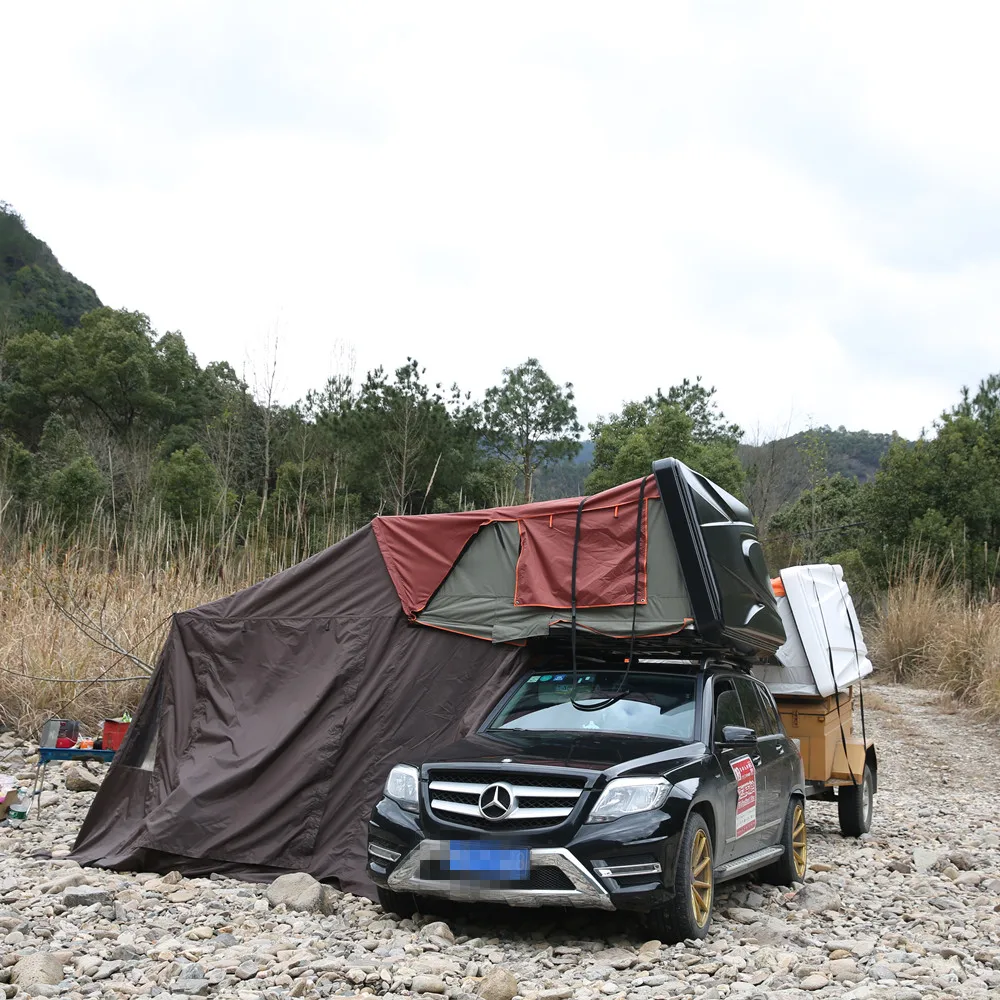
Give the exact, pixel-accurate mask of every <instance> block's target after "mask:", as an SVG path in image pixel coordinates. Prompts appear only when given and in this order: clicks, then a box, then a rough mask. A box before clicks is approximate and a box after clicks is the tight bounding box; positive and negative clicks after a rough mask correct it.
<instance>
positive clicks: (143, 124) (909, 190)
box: [0, 0, 1000, 437]
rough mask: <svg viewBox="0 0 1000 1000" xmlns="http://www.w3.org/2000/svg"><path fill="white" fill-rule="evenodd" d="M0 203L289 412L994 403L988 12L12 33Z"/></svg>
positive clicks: (804, 12)
mask: <svg viewBox="0 0 1000 1000" xmlns="http://www.w3.org/2000/svg"><path fill="white" fill-rule="evenodd" d="M2 23H3V33H4V36H5V41H4V45H3V56H2V58H0V87H2V92H3V94H4V95H5V100H4V115H3V122H2V125H0V137H2V138H0V148H2V153H0V200H6V201H8V202H10V203H12V204H13V205H14V207H15V208H16V209H17V210H18V211H19V212H20V213H21V214H22V215H23V216H24V218H25V221H26V222H27V224H28V226H29V228H30V229H31V230H32V231H33V232H34V233H35V234H36V235H38V236H39V237H40V238H41V239H43V240H45V241H46V242H47V243H48V244H49V245H50V246H51V247H52V249H53V251H54V252H55V254H56V255H57V257H58V258H59V260H60V261H61V263H62V264H63V265H64V266H65V267H66V268H68V269H69V270H70V271H72V272H73V273H74V274H76V275H77V276H78V277H79V278H81V279H82V280H84V281H86V282H87V283H88V284H91V285H92V286H93V287H94V288H95V290H96V291H97V293H98V295H99V296H100V297H101V299H102V301H104V302H105V303H107V304H108V305H112V306H116V307H126V308H129V309H138V310H141V311H143V312H146V313H148V314H149V316H150V318H151V320H152V322H153V324H154V326H155V327H156V328H157V329H158V330H159V331H161V332H162V331H166V330H180V331H182V332H183V333H184V335H185V337H186V338H187V341H188V344H189V346H190V347H191V349H192V350H193V351H194V352H195V353H196V354H197V356H198V360H199V361H200V362H201V363H203V364H204V363H207V362H209V361H213V360H228V361H230V362H231V363H232V364H233V365H234V367H236V368H237V370H240V369H241V368H242V367H243V364H244V361H245V359H246V358H247V356H250V357H252V358H255V359H257V363H258V364H259V363H260V358H261V356H262V349H263V345H264V343H265V340H266V338H268V337H269V336H273V335H274V334H275V333H276V334H277V338H278V351H279V359H278V360H279V382H280V384H281V387H282V398H283V399H284V400H286V401H291V400H294V399H296V398H299V397H300V396H302V395H304V393H305V392H306V390H307V389H308V388H310V387H318V386H320V385H321V384H322V383H323V382H324V381H325V379H326V377H327V376H328V375H329V374H331V373H332V372H333V371H334V370H335V369H336V368H337V366H338V364H339V362H338V361H337V355H338V347H340V348H343V347H344V346H347V347H349V348H352V349H353V350H354V352H355V354H356V364H357V371H358V373H359V374H360V373H363V372H364V371H365V370H367V369H368V368H371V367H374V366H376V365H380V364H381V365H384V366H386V367H390V368H391V367H396V366H398V365H399V364H402V363H403V362H404V360H405V358H406V356H407V354H410V355H413V356H415V357H417V358H418V359H419V360H420V361H421V362H422V363H423V364H424V365H425V366H426V367H427V369H428V375H429V376H430V377H432V379H433V380H435V381H437V380H440V381H443V382H446V383H450V382H452V381H457V382H459V383H460V385H461V386H462V387H463V388H467V389H470V390H472V391H473V392H474V393H476V394H480V393H481V392H482V391H483V390H484V389H485V388H486V387H487V386H489V385H491V384H493V383H495V382H497V381H499V379H500V376H501V372H502V369H503V368H504V367H505V366H513V365H516V364H517V363H519V362H520V361H523V360H524V359H525V358H526V357H528V356H530V355H533V356H536V357H538V358H539V359H540V360H541V362H542V364H543V365H544V366H545V368H546V369H547V370H548V371H549V373H550V374H551V375H552V376H553V378H555V379H556V380H558V381H560V382H563V381H572V382H573V383H574V384H575V387H576V393H577V400H578V404H579V408H580V415H581V417H582V418H583V420H584V421H588V420H592V419H593V418H594V417H595V416H596V415H597V414H598V413H608V412H611V411H614V410H616V409H617V408H618V407H619V406H620V405H621V402H622V401H623V400H625V399H631V398H636V397H640V396H643V395H645V394H646V393H649V392H652V391H654V390H655V389H656V388H657V387H658V386H661V387H663V388H664V389H666V387H667V386H669V385H670V384H672V383H674V382H676V381H679V380H680V379H681V378H682V377H684V376H688V377H694V376H696V375H702V376H703V377H704V379H705V380H706V381H707V382H709V383H711V384H714V385H716V386H717V387H718V392H719V398H720V401H721V403H722V406H723V408H724V409H725V411H726V413H727V414H728V415H729V416H731V417H733V418H735V419H737V420H738V421H739V422H740V423H741V424H743V425H744V426H745V427H746V428H748V430H749V432H750V437H753V436H754V435H755V434H756V433H758V431H759V432H760V433H762V434H763V435H764V436H768V435H770V434H775V433H784V432H785V431H786V429H791V430H796V429H799V428H801V427H804V426H808V425H809V424H825V423H828V424H831V425H833V426H837V425H839V424H844V425H846V426H848V427H849V428H852V429H856V428H862V427H864V428H868V429H870V430H876V431H891V430H897V431H899V432H900V433H901V434H904V435H907V436H915V435H916V434H918V433H919V432H920V430H921V428H922V427H925V426H928V425H929V424H930V422H931V421H932V420H933V418H934V417H935V416H936V415H937V413H938V412H939V411H940V410H941V409H942V408H945V407H948V406H950V405H951V404H952V403H953V402H954V401H955V399H956V398H957V395H958V392H959V389H960V387H961V386H962V385H963V384H965V383H968V384H975V383H977V382H978V381H979V379H981V378H982V377H984V376H985V375H986V374H988V373H989V372H993V371H1000V336H998V331H1000V294H998V293H1000V282H998V277H1000V131H998V129H997V125H996V123H997V108H996V102H997V97H998V94H1000V59H998V58H997V57H996V38H997V31H998V28H1000V8H998V7H997V6H996V5H995V4H992V3H986V2H984V3H979V4H965V3H958V2H954V0H952V2H950V3H948V4H941V3H936V4H923V3H914V2H907V3H900V4H896V3H887V2H879V3H874V4H872V3H851V2H847V3H840V4H816V3H802V2H795V3H775V4H771V3H748V2H742V0H741V2H734V3H712V2H707V0H706V2H698V3H692V4H690V5H688V4H683V3H680V2H675V0H671V2H669V3H667V2H656V3H651V4H648V5H646V4H639V3H630V2H621V3H607V2H605V3H601V4H589V3H583V2H580V0H573V2H571V3H555V2H545V0H534V2H531V3H518V2H511V0H507V2H505V3H503V4H485V3H477V2H468V0H465V2H460V3H439V2H433V0H422V2H420V3H413V2H407V3H399V4H395V3H389V2H385V0H380V2H378V3H370V2H357V3H336V4H331V3H296V2H289V0H285V2H284V3H281V4H277V3H268V4H254V3H247V2H246V0H241V2H236V3H224V2H220V0H213V2H211V3H204V2H199V3H185V2H179V0H171V2H170V3H168V4H147V3H135V2H134V0H130V2H127V3H105V2H99V0H91V2H89V3H85V4H81V3H79V2H73V3H67V4H62V5H60V4H51V3H46V4H17V5H5V7H4V11H3V15H2Z"/></svg>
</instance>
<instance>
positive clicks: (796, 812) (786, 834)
mask: <svg viewBox="0 0 1000 1000" xmlns="http://www.w3.org/2000/svg"><path fill="white" fill-rule="evenodd" d="M779 843H780V846H781V847H783V848H784V849H785V853H784V854H782V855H781V857H780V858H778V860H777V861H775V862H774V863H773V864H770V865H768V866H767V867H766V868H762V869H761V873H760V878H761V881H763V882H768V883H770V884H771V885H792V884H793V883H795V882H801V881H803V880H804V879H805V877H806V868H807V867H808V851H809V843H808V837H807V835H806V806H805V802H803V800H802V799H800V798H799V797H798V796H796V797H795V798H793V799H791V800H790V801H789V803H788V809H787V811H786V812H785V822H784V825H783V826H782V828H781V840H780V842H779Z"/></svg>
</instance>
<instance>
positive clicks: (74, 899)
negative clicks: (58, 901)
mask: <svg viewBox="0 0 1000 1000" xmlns="http://www.w3.org/2000/svg"><path fill="white" fill-rule="evenodd" d="M62 902H63V906H66V907H70V906H93V905H94V904H95V903H99V904H100V905H101V906H104V905H105V904H107V903H110V902H111V893H110V892H108V890H107V889H102V888H101V887H100V886H99V885H78V886H75V887H74V888H72V889H67V890H66V891H65V892H64V893H63V896H62Z"/></svg>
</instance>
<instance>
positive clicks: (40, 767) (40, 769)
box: [31, 747, 115, 814]
mask: <svg viewBox="0 0 1000 1000" xmlns="http://www.w3.org/2000/svg"><path fill="white" fill-rule="evenodd" d="M114 756H115V751H114V750H80V749H78V748H76V747H67V748H66V749H63V748H62V747H40V748H39V750H38V763H37V764H36V765H35V782H34V784H33V785H32V786H31V797H32V798H34V797H35V796H36V795H37V796H38V813H39V814H41V811H42V788H43V787H44V786H45V769H46V768H47V767H48V766H49V761H51V760H99V761H101V762H103V763H105V764H110V763H111V761H112V760H113V759H114Z"/></svg>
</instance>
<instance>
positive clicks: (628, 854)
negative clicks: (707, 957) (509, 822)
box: [367, 799, 684, 912]
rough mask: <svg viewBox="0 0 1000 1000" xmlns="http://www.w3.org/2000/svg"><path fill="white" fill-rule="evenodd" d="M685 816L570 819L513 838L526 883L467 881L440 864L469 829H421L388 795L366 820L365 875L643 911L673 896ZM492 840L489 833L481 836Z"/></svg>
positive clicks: (488, 897) (422, 889)
mask: <svg viewBox="0 0 1000 1000" xmlns="http://www.w3.org/2000/svg"><path fill="white" fill-rule="evenodd" d="M683 820H684V815H683V814H682V813H678V814H677V815H671V814H670V813H668V812H667V811H656V812H650V813H643V814H638V815H635V816H631V817H626V818H623V819H620V820H616V821H615V822H613V823H607V824H600V825H596V824H595V825H586V824H584V825H582V826H578V827H576V828H575V829H574V828H573V827H571V826H570V825H569V824H567V825H566V826H564V827H562V828H560V829H558V830H553V831H548V832H546V833H545V834H544V835H543V834H541V833H538V834H535V833H526V834H523V835H521V836H516V837H513V840H514V841H515V842H516V845H517V846H519V847H524V848H527V849H528V850H529V851H530V865H531V878H530V880H529V881H528V882H500V883H497V882H470V881H468V880H463V879H458V878H454V877H450V876H449V875H448V874H447V873H446V872H445V871H442V868H441V866H440V864H439V862H440V861H441V860H443V858H444V857H445V856H446V853H447V851H448V847H449V839H446V838H452V837H453V838H454V839H456V840H466V841H467V840H470V839H476V834H475V832H473V831H459V830H455V831H454V832H452V831H451V830H447V831H445V830H444V829H441V828H440V827H438V828H434V827H435V824H427V825H430V826H431V827H432V828H431V829H426V826H425V822H426V821H425V820H424V821H422V819H421V818H418V816H417V815H415V814H414V813H410V812H404V811H403V810H401V809H400V808H399V807H398V806H397V805H396V804H395V803H394V802H392V801H391V800H387V799H383V800H382V801H381V802H379V803H378V804H377V805H376V807H375V809H374V811H373V813H372V818H371V822H370V824H369V837H368V866H367V872H368V875H369V877H370V878H371V879H372V881H373V882H375V883H376V885H379V886H382V887H383V888H387V889H390V890H392V891H393V892H399V893H414V894H416V895H419V896H428V897H437V898H446V899H451V900H455V901H458V902H470V903H471V902H490V903H505V904H507V905H508V906H516V907H538V906H561V907H573V908H584V909H599V910H633V911H639V912H642V911H648V910H650V909H653V908H656V907H659V906H662V905H665V904H666V903H668V902H669V901H670V900H671V899H672V898H673V891H674V890H673V874H674V870H675V867H676V859H677V849H678V844H679V841H680V831H681V828H682V827H683ZM482 839H492V838H482Z"/></svg>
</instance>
